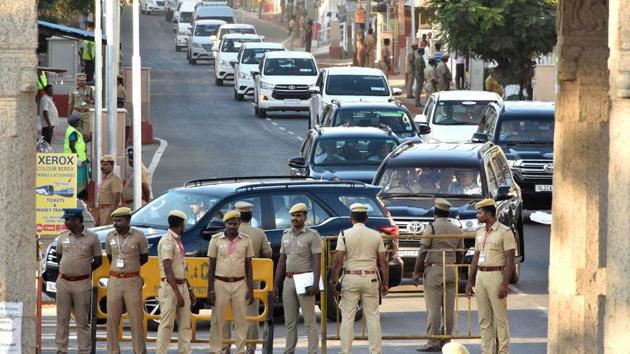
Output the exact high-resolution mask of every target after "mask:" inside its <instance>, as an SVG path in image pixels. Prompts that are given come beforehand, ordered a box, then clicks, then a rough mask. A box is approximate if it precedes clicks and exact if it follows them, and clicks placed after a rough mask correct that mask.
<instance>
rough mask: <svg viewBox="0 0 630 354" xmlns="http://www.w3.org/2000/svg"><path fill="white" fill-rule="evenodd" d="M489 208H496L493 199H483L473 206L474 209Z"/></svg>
mask: <svg viewBox="0 0 630 354" xmlns="http://www.w3.org/2000/svg"><path fill="white" fill-rule="evenodd" d="M489 206H497V203H496V202H495V201H494V199H489V198H488V199H484V200H482V201H480V202H479V203H477V204H475V209H479V208H483V207H489Z"/></svg>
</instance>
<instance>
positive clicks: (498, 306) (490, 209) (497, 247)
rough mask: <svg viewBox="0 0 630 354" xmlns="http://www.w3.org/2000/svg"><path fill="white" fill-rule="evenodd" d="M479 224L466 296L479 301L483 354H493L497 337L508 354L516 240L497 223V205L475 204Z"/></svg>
mask: <svg viewBox="0 0 630 354" xmlns="http://www.w3.org/2000/svg"><path fill="white" fill-rule="evenodd" d="M475 208H476V209H477V220H478V221H479V223H481V224H484V227H483V228H481V229H479V230H478V231H477V236H476V238H475V255H474V256H473V260H472V263H471V264H470V274H469V276H468V284H467V285H466V295H467V296H468V297H471V296H473V295H474V296H475V297H476V298H477V307H478V309H479V310H478V312H479V314H478V316H479V331H480V332H481V353H482V354H492V353H494V351H493V344H494V338H495V329H496V334H497V335H498V339H499V348H498V353H508V352H509V347H510V328H509V325H508V318H507V292H508V285H509V283H510V278H511V277H512V272H513V271H514V254H515V250H516V240H515V239H514V233H513V232H512V230H511V229H510V228H509V227H508V226H505V225H503V224H501V223H500V222H499V221H497V216H496V214H497V208H496V203H495V201H494V200H492V199H484V200H482V201H480V202H479V203H477V204H475Z"/></svg>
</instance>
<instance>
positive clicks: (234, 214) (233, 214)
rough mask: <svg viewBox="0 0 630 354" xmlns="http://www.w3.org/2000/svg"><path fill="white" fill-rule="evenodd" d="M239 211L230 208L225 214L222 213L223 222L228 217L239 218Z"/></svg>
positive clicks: (228, 218)
mask: <svg viewBox="0 0 630 354" xmlns="http://www.w3.org/2000/svg"><path fill="white" fill-rule="evenodd" d="M240 218H241V213H240V212H239V211H238V210H230V211H228V212H227V213H225V215H223V222H226V221H228V220H230V219H240Z"/></svg>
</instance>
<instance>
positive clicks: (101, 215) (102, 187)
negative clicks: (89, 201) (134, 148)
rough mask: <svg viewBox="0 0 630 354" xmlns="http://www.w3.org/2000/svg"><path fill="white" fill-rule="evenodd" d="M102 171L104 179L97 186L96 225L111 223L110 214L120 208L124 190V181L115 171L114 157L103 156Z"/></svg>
mask: <svg viewBox="0 0 630 354" xmlns="http://www.w3.org/2000/svg"><path fill="white" fill-rule="evenodd" d="M101 172H102V173H103V175H102V176H103V180H102V181H101V183H100V184H99V186H98V188H97V192H96V193H97V196H96V201H97V209H98V210H97V217H96V219H97V220H96V226H102V225H110V224H111V223H112V219H111V217H110V215H112V213H113V212H114V210H116V208H118V204H119V203H120V193H121V191H122V181H121V180H120V177H118V175H117V174H116V173H115V172H114V157H113V156H111V155H104V156H103V157H101Z"/></svg>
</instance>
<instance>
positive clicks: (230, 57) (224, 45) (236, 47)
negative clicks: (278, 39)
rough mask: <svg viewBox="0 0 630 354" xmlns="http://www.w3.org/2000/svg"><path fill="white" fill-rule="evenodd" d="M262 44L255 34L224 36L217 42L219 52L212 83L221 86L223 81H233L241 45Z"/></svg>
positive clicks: (215, 61) (260, 38)
mask: <svg viewBox="0 0 630 354" xmlns="http://www.w3.org/2000/svg"><path fill="white" fill-rule="evenodd" d="M247 42H262V37H260V36H258V35H255V34H226V35H225V36H223V39H222V40H221V42H219V48H218V49H219V51H218V52H216V54H215V55H216V57H215V60H214V83H215V84H217V86H221V85H223V81H224V80H232V79H234V66H236V61H237V57H238V52H239V51H240V50H241V46H242V45H243V43H247Z"/></svg>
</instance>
